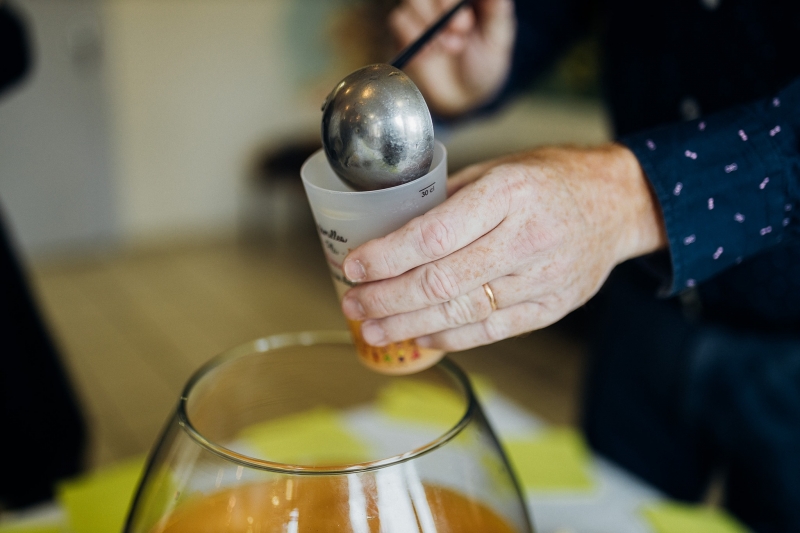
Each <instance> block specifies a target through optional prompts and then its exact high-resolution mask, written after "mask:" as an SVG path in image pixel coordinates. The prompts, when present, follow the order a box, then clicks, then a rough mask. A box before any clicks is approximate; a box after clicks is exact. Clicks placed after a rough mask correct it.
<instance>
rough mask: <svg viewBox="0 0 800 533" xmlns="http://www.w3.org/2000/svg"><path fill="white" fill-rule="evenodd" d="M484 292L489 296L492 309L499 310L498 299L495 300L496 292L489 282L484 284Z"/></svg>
mask: <svg viewBox="0 0 800 533" xmlns="http://www.w3.org/2000/svg"><path fill="white" fill-rule="evenodd" d="M483 292H485V293H486V296H488V297H489V305H491V306H492V311H497V300H495V298H494V292H493V291H492V288H491V287H490V286H489V284H488V283H484V284H483Z"/></svg>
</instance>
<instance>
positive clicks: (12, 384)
mask: <svg viewBox="0 0 800 533" xmlns="http://www.w3.org/2000/svg"><path fill="white" fill-rule="evenodd" d="M0 280H2V283H0V339H2V340H0V424H2V427H3V428H4V429H3V438H0V458H2V461H3V463H2V466H0V468H2V472H3V473H2V475H0V502H2V503H3V504H5V505H6V506H9V507H11V508H17V507H25V506H28V505H31V504H35V503H39V502H41V501H44V500H47V499H49V498H52V497H53V488H54V485H55V482H56V481H57V480H59V479H64V478H66V477H68V476H72V475H75V474H76V473H78V471H79V470H80V467H81V465H82V460H83V452H84V447H85V440H86V439H85V429H84V425H83V419H82V417H81V414H80V412H79V410H78V407H77V402H76V401H75V397H74V396H73V394H72V390H71V388H70V386H69V382H68V380H67V377H66V375H65V373H64V370H63V368H62V366H61V363H60V361H59V358H58V352H57V351H56V349H55V347H54V346H53V343H52V341H51V340H50V336H49V335H48V333H47V330H46V328H45V326H44V324H43V323H42V320H41V318H40V317H39V313H38V311H37V308H36V305H35V302H34V300H33V298H32V297H31V292H30V290H29V288H28V285H27V283H26V280H25V276H24V275H23V272H22V270H21V268H20V265H19V263H18V262H17V260H16V258H15V254H14V251H13V249H12V247H11V243H10V242H9V240H8V238H7V236H6V234H5V231H4V229H3V224H2V219H0Z"/></svg>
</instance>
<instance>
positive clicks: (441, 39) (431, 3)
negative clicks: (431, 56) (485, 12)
mask: <svg viewBox="0 0 800 533" xmlns="http://www.w3.org/2000/svg"><path fill="white" fill-rule="evenodd" d="M454 4H455V0H406V1H405V2H403V3H402V4H401V5H400V6H398V7H397V8H395V9H394V10H393V11H392V12H391V14H390V15H389V26H390V28H391V29H392V31H393V32H394V33H395V36H396V37H397V40H398V44H399V46H401V47H404V46H407V45H409V44H411V42H413V41H414V40H415V39H417V38H418V37H419V36H420V35H422V34H423V33H424V32H425V30H426V29H427V28H428V27H429V26H430V25H432V24H433V23H434V22H436V20H438V18H439V17H440V16H441V15H442V14H443V13H445V12H446V11H447V10H448V9H450V8H451V7H453V5H454ZM474 23H475V17H474V12H473V11H472V9H471V8H469V7H465V8H462V9H460V10H459V11H458V12H457V13H456V14H455V15H454V16H453V18H452V19H450V22H449V23H448V24H447V26H446V27H445V28H443V29H442V31H441V32H440V33H439V35H438V36H436V38H435V39H434V42H435V43H437V44H439V45H441V46H443V47H444V48H445V49H446V50H447V51H449V52H451V53H457V52H458V51H460V50H461V49H463V42H464V36H465V35H466V34H467V33H468V32H469V31H471V30H472V28H473V27H474Z"/></svg>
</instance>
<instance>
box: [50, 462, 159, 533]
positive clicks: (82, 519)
mask: <svg viewBox="0 0 800 533" xmlns="http://www.w3.org/2000/svg"><path fill="white" fill-rule="evenodd" d="M143 469H144V458H143V457H137V458H134V459H129V460H127V461H125V462H122V463H118V464H116V465H113V466H110V467H108V468H103V469H100V470H97V471H95V472H92V473H89V474H87V475H84V476H81V477H79V478H76V479H73V480H68V481H65V482H63V483H62V484H60V485H59V486H58V489H57V491H56V499H57V500H58V503H59V504H60V505H61V507H62V508H63V509H64V511H65V512H66V513H67V520H68V523H69V528H70V531H71V533H109V532H112V531H113V532H117V531H122V527H123V525H124V523H125V518H126V517H127V515H128V510H129V508H130V504H131V500H132V499H133V494H134V491H135V490H136V487H137V485H138V483H139V478H140V477H141V475H142V471H143Z"/></svg>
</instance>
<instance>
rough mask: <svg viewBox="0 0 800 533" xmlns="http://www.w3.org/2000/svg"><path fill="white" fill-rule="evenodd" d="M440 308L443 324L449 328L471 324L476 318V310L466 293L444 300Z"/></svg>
mask: <svg viewBox="0 0 800 533" xmlns="http://www.w3.org/2000/svg"><path fill="white" fill-rule="evenodd" d="M441 309H442V315H443V316H444V320H445V324H446V325H447V326H448V327H451V328H452V327H456V326H463V325H465V324H472V323H473V322H476V321H477V319H478V316H477V310H476V309H475V307H474V306H473V305H472V302H471V300H470V299H469V298H468V297H467V296H466V295H462V296H459V297H458V298H454V299H453V300H450V301H449V302H445V303H444V304H442V308H441Z"/></svg>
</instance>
